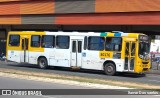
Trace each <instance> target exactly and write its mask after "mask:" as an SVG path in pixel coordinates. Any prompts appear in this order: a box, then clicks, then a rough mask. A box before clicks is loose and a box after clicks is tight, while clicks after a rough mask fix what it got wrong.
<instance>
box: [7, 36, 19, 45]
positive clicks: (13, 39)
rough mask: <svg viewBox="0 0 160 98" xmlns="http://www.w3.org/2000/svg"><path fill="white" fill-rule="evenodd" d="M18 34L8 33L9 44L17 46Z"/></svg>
mask: <svg viewBox="0 0 160 98" xmlns="http://www.w3.org/2000/svg"><path fill="white" fill-rule="evenodd" d="M19 44H20V36H19V35H10V37H9V46H19Z"/></svg>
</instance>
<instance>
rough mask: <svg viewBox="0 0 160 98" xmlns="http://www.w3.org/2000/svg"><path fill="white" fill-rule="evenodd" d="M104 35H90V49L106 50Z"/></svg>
mask: <svg viewBox="0 0 160 98" xmlns="http://www.w3.org/2000/svg"><path fill="white" fill-rule="evenodd" d="M104 41H105V38H104V37H88V50H104Z"/></svg>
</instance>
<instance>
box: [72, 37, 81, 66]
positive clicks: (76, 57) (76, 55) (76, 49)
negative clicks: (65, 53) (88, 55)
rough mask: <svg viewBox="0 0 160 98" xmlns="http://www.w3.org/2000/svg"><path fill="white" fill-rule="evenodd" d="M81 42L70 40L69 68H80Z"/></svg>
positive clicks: (79, 40)
mask: <svg viewBox="0 0 160 98" xmlns="http://www.w3.org/2000/svg"><path fill="white" fill-rule="evenodd" d="M82 41H83V40H81V39H74V40H71V42H72V44H71V45H72V49H71V67H81V64H82V54H81V53H82Z"/></svg>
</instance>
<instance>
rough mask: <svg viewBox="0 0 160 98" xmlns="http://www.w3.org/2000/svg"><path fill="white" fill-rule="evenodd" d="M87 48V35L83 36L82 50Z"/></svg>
mask: <svg viewBox="0 0 160 98" xmlns="http://www.w3.org/2000/svg"><path fill="white" fill-rule="evenodd" d="M86 49H87V36H85V37H84V50H86Z"/></svg>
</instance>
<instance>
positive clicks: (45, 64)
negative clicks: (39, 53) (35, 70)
mask: <svg viewBox="0 0 160 98" xmlns="http://www.w3.org/2000/svg"><path fill="white" fill-rule="evenodd" d="M38 65H39V67H40V68H41V69H46V68H47V67H48V62H47V59H46V58H44V57H41V58H39V59H38Z"/></svg>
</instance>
